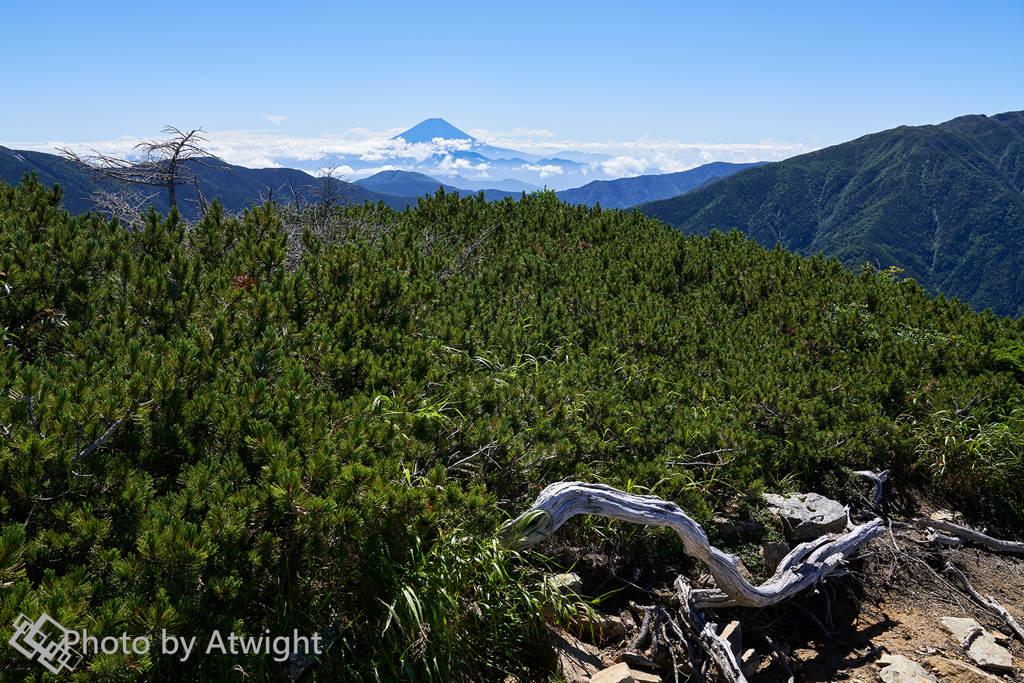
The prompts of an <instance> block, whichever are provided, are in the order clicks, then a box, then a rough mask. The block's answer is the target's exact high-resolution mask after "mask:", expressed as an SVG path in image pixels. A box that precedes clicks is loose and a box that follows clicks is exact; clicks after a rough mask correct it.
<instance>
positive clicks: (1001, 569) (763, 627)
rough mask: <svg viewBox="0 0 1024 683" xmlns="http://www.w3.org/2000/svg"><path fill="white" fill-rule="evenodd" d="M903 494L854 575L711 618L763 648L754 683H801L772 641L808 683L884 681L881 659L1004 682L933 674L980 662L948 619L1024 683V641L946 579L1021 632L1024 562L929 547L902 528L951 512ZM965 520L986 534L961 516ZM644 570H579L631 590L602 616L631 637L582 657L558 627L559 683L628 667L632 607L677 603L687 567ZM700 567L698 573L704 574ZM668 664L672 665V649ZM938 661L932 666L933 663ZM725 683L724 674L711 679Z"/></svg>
mask: <svg viewBox="0 0 1024 683" xmlns="http://www.w3.org/2000/svg"><path fill="white" fill-rule="evenodd" d="M894 495H895V497H897V498H898V505H894V506H895V507H898V508H899V510H898V513H894V514H893V515H892V520H893V522H894V523H893V525H892V530H891V533H888V534H885V535H883V536H880V537H878V538H876V539H875V540H873V541H872V542H871V543H870V544H869V545H868V546H866V547H865V548H863V549H862V550H861V551H860V552H859V554H858V556H857V557H856V559H854V560H852V561H851V562H850V563H849V565H848V567H847V569H848V570H849V572H850V573H849V574H848V575H847V576H843V577H838V578H832V579H829V580H827V581H826V582H825V583H824V584H823V585H821V586H820V587H819V589H818V590H817V591H816V592H813V591H805V592H804V593H802V594H801V595H800V596H798V597H797V598H795V599H793V600H791V601H789V602H787V603H785V604H782V605H778V606H775V607H772V608H768V609H763V610H751V609H745V608H736V609H726V610H720V611H719V612H718V613H717V614H715V613H714V612H709V613H707V614H706V616H707V617H708V619H709V620H710V621H714V622H716V623H720V624H725V623H728V622H730V621H733V620H738V621H740V622H741V624H742V626H743V650H747V649H749V648H752V649H754V650H755V651H756V652H757V655H758V659H760V664H759V665H758V666H757V669H756V671H752V672H751V673H750V675H749V676H748V680H750V681H754V682H761V681H764V682H765V683H776V682H781V683H785V681H787V680H788V679H789V676H790V672H787V671H786V670H785V668H784V666H783V664H782V663H781V662H780V658H779V656H778V654H776V653H774V651H773V648H772V647H771V645H770V644H769V642H768V640H767V639H766V638H764V637H763V636H764V635H767V636H768V637H769V638H770V639H771V640H773V641H774V642H775V644H776V645H778V646H779V647H780V648H781V649H782V650H783V651H785V652H786V653H787V657H786V664H787V665H788V666H789V667H790V670H791V673H792V675H793V678H794V680H795V681H797V682H804V681H806V682H812V681H815V682H817V681H851V682H856V683H861V682H863V683H867V682H869V681H872V682H873V681H878V680H881V678H880V673H881V671H882V666H880V662H879V659H880V658H881V657H883V656H884V655H887V654H888V655H903V656H905V657H907V658H909V659H912V660H914V661H917V662H924V663H925V664H926V665H927V666H928V670H930V671H932V672H933V674H934V675H935V678H936V680H938V681H940V682H942V683H982V681H988V682H989V683H992V679H987V678H984V677H979V676H978V675H977V674H975V673H972V672H970V671H969V670H966V669H964V670H951V669H949V668H946V669H938V670H934V669H933V668H932V666H933V664H932V663H933V662H934V661H935V659H934V658H935V657H943V658H946V659H948V660H953V661H957V662H965V663H970V664H975V663H974V662H973V661H972V660H971V658H970V657H969V656H968V655H967V652H966V651H965V649H964V647H963V645H962V644H961V642H959V641H958V640H957V639H956V638H955V637H954V636H953V635H952V634H951V633H950V632H949V631H948V630H947V629H946V628H945V627H944V626H943V624H942V623H941V621H940V620H941V619H942V617H970V618H973V619H975V620H976V621H977V622H978V624H979V625H981V626H982V627H983V628H985V629H986V630H988V631H989V632H992V633H994V634H996V636H997V639H998V642H999V643H1001V644H1003V645H1004V646H1005V647H1006V648H1007V649H1008V650H1009V651H1010V653H1011V654H1012V656H1013V666H1014V668H1013V669H1012V670H1011V671H994V670H991V669H989V670H987V673H989V674H992V675H994V676H995V677H996V678H998V679H1002V680H1007V681H1010V680H1015V681H1024V674H1022V670H1021V668H1020V667H1022V666H1024V643H1022V642H1021V640H1020V638H1019V637H1015V636H1014V635H1013V633H1012V631H1011V630H1010V629H1009V628H1008V627H1007V625H1006V624H1005V622H1004V621H1003V620H1002V619H1001V618H1000V617H999V616H998V615H995V614H993V613H991V612H990V611H988V610H986V609H985V608H983V607H982V606H980V605H979V604H978V603H977V602H976V601H974V600H972V599H971V597H970V596H969V595H968V594H967V593H966V592H965V591H964V589H963V588H962V586H961V585H960V584H959V583H958V582H957V581H956V579H955V578H954V577H953V576H951V575H950V574H948V573H944V572H943V569H944V568H945V567H946V565H947V563H949V562H952V563H953V564H954V565H955V566H956V567H958V568H959V569H960V570H961V571H962V572H963V573H964V574H965V575H966V576H967V578H968V579H969V581H970V582H971V584H972V585H973V587H974V588H975V589H976V590H977V591H978V592H980V593H981V594H982V595H984V596H991V598H992V599H994V600H995V601H996V602H997V603H999V604H1000V605H1001V606H1002V607H1004V608H1005V609H1006V610H1007V611H1008V612H1009V613H1010V614H1011V615H1012V616H1013V617H1014V618H1015V619H1017V621H1018V622H1019V623H1024V556H1021V555H1012V554H1008V553H1000V552H997V551H994V550H991V549H988V548H985V547H981V546H977V545H974V544H970V543H967V544H965V545H963V546H961V547H959V548H948V547H945V546H942V545H939V544H936V543H934V542H931V543H929V542H927V541H926V539H927V536H928V533H927V532H926V531H923V530H918V529H915V528H910V527H908V526H906V525H901V524H900V523H899V521H898V520H900V519H909V518H910V517H925V518H927V517H929V516H930V515H931V514H933V513H935V512H937V511H939V508H942V507H945V506H944V505H943V503H942V502H941V501H929V500H927V499H926V498H925V497H923V496H921V495H920V494H919V492H917V491H915V490H913V489H911V488H909V487H904V488H903V489H902V490H899V491H896V492H894ZM948 512H953V511H948ZM953 514H957V513H955V512H953ZM954 521H956V522H957V523H962V524H964V525H965V526H973V527H975V528H976V529H977V530H978V531H985V530H984V529H983V528H978V525H977V524H976V523H975V524H973V525H972V524H971V523H970V522H967V521H965V520H963V519H962V518H960V517H959V516H957V518H956V519H955V520H954ZM990 533H992V534H993V535H996V534H995V533H994V532H990ZM999 536H1001V537H1002V538H1005V539H1006V540H1018V541H1019V540H1021V538H1020V537H1021V536H1024V530H1020V531H1019V532H1018V533H1017V536H1018V537H1017V538H1007V536H1006V535H1005V534H999ZM634 564H635V563H634V562H631V561H630V560H629V558H625V557H609V556H601V555H600V554H591V555H589V556H587V557H586V558H584V560H582V561H580V562H578V563H577V565H576V567H575V568H574V571H578V572H579V573H580V574H581V575H582V576H583V577H584V581H585V589H587V590H588V591H592V590H593V589H596V588H601V587H602V586H603V587H605V589H606V588H607V586H608V585H610V584H614V583H615V582H616V580H618V581H619V583H620V584H621V583H623V582H624V583H626V584H631V587H630V586H627V590H625V591H621V592H619V593H618V594H617V595H616V597H615V598H613V599H611V600H608V601H606V602H604V603H602V604H601V606H600V608H601V609H602V610H603V611H604V612H605V613H606V614H618V615H620V616H621V617H622V618H623V619H624V621H625V622H626V625H627V633H626V637H625V638H620V639H618V640H617V642H604V643H601V642H598V643H597V644H596V645H595V646H587V645H579V646H578V647H579V648H580V649H579V650H576V651H574V650H573V648H572V646H573V645H574V644H577V643H580V642H581V641H578V640H576V639H575V637H574V635H581V636H582V637H583V638H584V639H586V635H585V634H573V633H571V632H567V631H565V630H563V629H558V628H555V627H553V630H552V633H553V634H554V640H556V641H558V644H557V647H558V648H561V649H560V650H559V654H560V655H561V656H562V660H563V663H562V667H561V668H562V672H561V673H560V674H558V675H556V676H555V677H554V678H550V676H549V680H554V681H580V682H584V681H588V680H589V678H590V676H591V675H593V671H592V670H593V669H598V670H600V669H601V668H604V667H607V666H609V665H611V664H612V663H613V662H614V661H616V660H617V659H618V660H621V656H622V653H623V652H627V651H628V647H627V645H628V642H629V640H630V639H631V637H632V636H633V635H635V633H636V630H635V629H636V626H638V624H639V618H638V617H637V616H635V615H634V614H631V612H630V610H629V608H628V603H629V601H630V600H632V601H634V602H636V603H644V602H646V603H647V604H650V603H651V602H652V601H653V602H658V603H661V604H663V605H669V604H671V595H672V591H671V588H670V587H671V581H672V579H674V577H675V575H676V574H677V573H678V572H679V570H680V569H681V568H675V567H673V568H665V569H664V570H663V571H662V572H658V574H659V575H658V576H650V577H648V579H647V580H646V581H645V580H644V579H643V578H642V577H641V574H642V571H641V572H639V573H637V570H636V569H634V568H633V567H634ZM689 569H690V572H691V574H692V572H693V568H692V567H690V568H689ZM634 582H636V583H634ZM638 584H643V585H638ZM598 592H599V591H598ZM591 594H594V593H591ZM631 626H632V627H633V628H632V629H630V627H631ZM570 631H571V629H570ZM1002 636H1010V637H1008V638H1003V637H1002ZM567 653H568V659H567ZM641 654H646V655H647V656H648V658H649V659H651V660H654V659H656V656H655V655H656V653H655V652H654V651H653V650H651V649H648V650H647V651H646V652H645V653H641ZM661 654H662V658H664V654H665V651H664V647H662V653H661ZM573 658H575V659H576V660H577V661H576V662H575V665H570V664H568V660H572V659H573ZM929 658H932V659H929ZM926 659H929V661H928V662H925V660H926ZM631 667H632V664H631ZM636 668H637V670H639V671H646V672H648V673H650V674H654V675H658V676H661V677H662V680H664V681H674V680H675V677H674V676H673V674H672V673H671V672H670V671H667V670H665V669H660V670H658V669H654V668H650V667H648V668H644V667H642V666H640V667H636ZM679 680H680V681H683V680H687V677H686V676H683V675H680V676H679ZM691 680H692V678H691ZM713 680H715V677H714V674H713V671H712V672H709V678H708V681H709V683H710V681H713Z"/></svg>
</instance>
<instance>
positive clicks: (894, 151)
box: [636, 112, 1024, 317]
mask: <svg viewBox="0 0 1024 683" xmlns="http://www.w3.org/2000/svg"><path fill="white" fill-rule="evenodd" d="M636 210H638V211H641V212H643V213H645V214H647V215H648V216H652V217H655V218H659V219H661V220H662V221H664V222H666V223H669V224H671V225H673V226H675V227H676V228H678V229H679V230H682V231H684V232H688V233H699V234H708V233H709V232H710V231H711V230H715V229H717V230H722V231H728V230H730V229H732V228H736V229H738V230H740V231H742V232H743V233H744V234H746V235H747V236H748V237H751V238H753V239H756V240H757V241H758V242H759V243H761V244H762V245H764V246H766V247H772V246H773V245H775V244H776V243H779V244H781V245H782V247H784V248H785V249H788V250H791V251H794V252H799V253H801V254H803V255H811V254H816V253H821V254H824V255H826V256H835V257H837V258H839V260H840V261H842V262H843V264H845V265H846V266H849V267H851V268H853V267H857V266H859V265H861V264H863V263H864V262H871V263H872V264H874V265H875V266H876V267H879V268H882V269H884V268H888V267H889V266H898V267H899V268H902V269H903V270H904V271H905V276H906V277H912V278H914V279H915V280H916V281H917V282H918V283H920V284H921V285H922V286H923V287H925V288H926V289H927V290H929V291H931V292H933V293H943V294H945V295H947V296H950V297H954V296H955V297H958V298H959V299H960V300H961V301H964V302H966V303H969V304H970V305H971V307H973V308H974V309H976V310H981V309H984V308H991V309H992V310H993V311H994V312H995V313H997V314H1000V315H1010V316H1013V317H1020V316H1022V315H1024V112H1008V113H1005V114H998V115H995V116H988V117H987V116H981V115H972V116H962V117H960V118H956V119H953V120H952V121H947V122H946V123H942V124H938V125H930V126H916V127H909V126H901V127H899V128H895V129H893V130H888V131H884V132H881V133H875V134H872V135H866V136H864V137H862V138H858V139H857V140H853V141H851V142H846V143H843V144H840V145H836V146H834V147H828V148H826V149H822V150H818V151H816V152H812V153H810V154H804V155H802V156H798V157H793V158H790V159H787V160H785V161H780V162H777V163H772V164H767V165H765V166H761V167H759V168H751V169H748V170H746V171H744V172H743V173H738V174H736V175H733V176H730V177H728V178H725V179H724V180H720V181H719V182H716V183H714V184H713V185H711V186H709V187H705V188H703V189H698V190H695V191H692V192H689V193H687V194H684V195H681V196H678V197H675V198H672V199H665V200H661V201H654V202H650V203H646V204H642V205H640V206H638V207H637V208H636Z"/></svg>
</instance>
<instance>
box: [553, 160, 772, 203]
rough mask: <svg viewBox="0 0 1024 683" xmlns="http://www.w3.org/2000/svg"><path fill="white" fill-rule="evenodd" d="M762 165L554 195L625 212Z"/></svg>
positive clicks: (710, 168) (722, 166) (708, 167)
mask: <svg viewBox="0 0 1024 683" xmlns="http://www.w3.org/2000/svg"><path fill="white" fill-rule="evenodd" d="M766 163H768V162H766V161H758V162H755V163H752V164H730V163H726V162H724V161H716V162H713V163H710V164H704V165H703V166H698V167H697V168H691V169H690V170H689V171H680V172H678V173H663V174H661V175H642V176H637V177H635V178H619V179H618V180H595V181H594V182H592V183H587V184H586V185H584V186H583V187H577V188H574V189H572V190H563V191H561V192H556V193H555V194H556V195H557V196H558V198H559V199H561V200H562V201H564V202H567V203H569V204H586V205H587V206H595V205H597V204H600V205H601V206H602V207H604V208H606V209H626V208H629V207H631V206H636V205H637V204H642V203H644V202H651V201H655V200H658V199H665V198H667V197H675V196H678V195H681V194H683V193H684V192H687V191H689V190H692V189H693V188H695V187H698V186H701V185H703V184H704V183H706V182H707V181H709V180H714V179H719V178H724V177H726V176H730V175H732V174H733V173H737V172H739V171H742V170H743V169H745V168H751V167H754V166H763V165H764V164H766Z"/></svg>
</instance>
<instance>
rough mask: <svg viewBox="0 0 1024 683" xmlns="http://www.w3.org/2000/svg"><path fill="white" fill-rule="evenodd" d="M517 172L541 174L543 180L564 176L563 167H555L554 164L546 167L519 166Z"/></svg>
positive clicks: (533, 165) (536, 165) (534, 165)
mask: <svg viewBox="0 0 1024 683" xmlns="http://www.w3.org/2000/svg"><path fill="white" fill-rule="evenodd" d="M516 170H518V171H532V172H534V173H540V177H541V178H550V177H551V176H554V175H562V167H561V166H555V165H554V164H546V165H544V166H540V165H538V164H523V165H522V166H517V167H516Z"/></svg>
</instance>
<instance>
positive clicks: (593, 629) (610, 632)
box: [576, 614, 626, 645]
mask: <svg viewBox="0 0 1024 683" xmlns="http://www.w3.org/2000/svg"><path fill="white" fill-rule="evenodd" d="M576 626H577V627H578V628H579V630H580V632H581V633H582V634H583V638H585V639H586V640H588V641H590V642H592V643H598V644H601V645H607V644H609V643H617V642H619V641H620V640H622V639H623V638H625V637H626V625H625V624H624V623H623V621H622V619H621V617H606V616H604V615H603V614H598V615H596V618H595V619H593V620H591V619H590V617H587V616H581V617H580V618H579V619H577V620H576Z"/></svg>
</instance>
